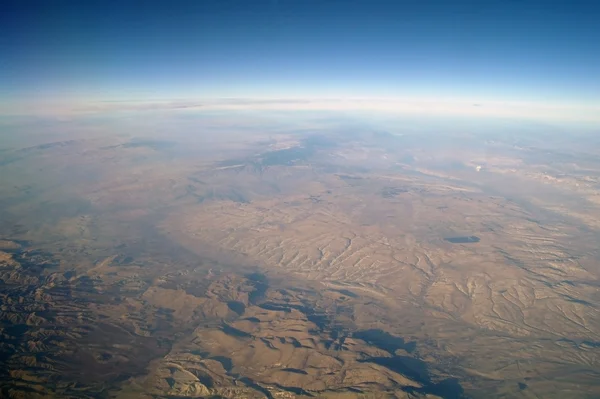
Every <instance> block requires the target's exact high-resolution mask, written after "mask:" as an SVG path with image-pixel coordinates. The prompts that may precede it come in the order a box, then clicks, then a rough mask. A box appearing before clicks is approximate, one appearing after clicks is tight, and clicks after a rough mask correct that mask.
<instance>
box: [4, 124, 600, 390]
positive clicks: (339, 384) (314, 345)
mask: <svg viewBox="0 0 600 399" xmlns="http://www.w3.org/2000/svg"><path fill="white" fill-rule="evenodd" d="M245 118H246V119H243V120H242V121H239V120H237V119H234V118H227V117H226V116H221V115H216V116H214V115H213V116H210V117H206V116H204V117H202V118H200V120H199V119H194V118H193V117H192V116H189V115H184V117H182V116H178V119H176V121H178V123H174V122H172V121H171V120H170V119H169V118H164V120H163V118H159V120H158V121H157V120H148V121H147V125H146V122H136V123H132V122H130V121H129V119H127V118H123V120H117V121H116V122H111V123H112V125H110V127H106V126H105V125H102V126H103V127H101V128H99V127H94V128H90V127H89V126H88V125H86V124H84V123H82V122H73V121H68V122H60V123H56V125H52V126H51V127H44V129H41V128H39V127H36V129H37V130H36V129H32V128H28V129H29V130H31V131H38V130H40V131H42V130H43V131H44V132H45V133H44V134H37V135H34V134H29V135H26V134H22V135H20V136H18V137H17V136H13V137H12V138H11V140H6V139H5V141H4V144H3V145H2V150H1V152H0V175H1V180H0V204H1V207H0V217H1V218H2V219H1V220H2V223H1V225H0V287H1V290H0V334H1V336H2V340H1V341H0V364H1V365H2V367H0V370H2V371H0V393H1V394H2V396H4V397H14V398H21V397H26V398H29V397H31V398H36V397H51V396H55V397H82V398H97V397H103V398H137V397H146V398H182V397H215V398H216V397H224V398H239V397H247V398H263V397H266V398H295V397H298V398H302V397H322V398H340V399H341V398H354V397H355V398H384V397H390V398H416V397H441V398H467V397H468V398H470V397H472V398H551V397H556V398H585V397H589V398H593V397H598V396H599V395H600V312H599V311H598V309H599V306H600V249H599V247H598V242H600V161H599V160H600V154H599V152H600V151H599V150H598V149H600V146H595V145H594V144H595V141H594V140H595V139H594V138H593V137H586V136H582V137H569V138H565V137H564V136H562V135H557V134H554V133H553V134H550V133H544V132H543V131H542V132H541V133H539V134H526V133H523V134H518V132H517V133H514V134H507V133H504V132H497V131H493V132H487V131H486V133H485V134H484V133H478V132H477V131H475V132H467V131H466V130H465V131H455V130H453V131H451V132H438V131H437V130H436V131H435V132H431V133H427V134H422V133H407V134H405V133H402V132H403V129H402V126H399V127H396V128H395V129H383V128H377V129H375V128H371V127H368V126H364V125H360V126H358V127H352V123H351V122H348V121H344V122H343V123H341V122H340V123H335V122H330V121H327V123H324V122H320V123H317V122H314V123H312V124H311V123H308V122H298V121H297V120H295V119H294V120H288V119H285V118H282V119H281V120H278V121H276V122H275V121H267V122H265V121H264V120H261V119H260V118H254V119H252V118H249V117H248V116H245ZM90 123H91V122H90ZM196 125H198V126H200V128H198V130H193V133H191V132H192V130H190V129H191V127H193V126H196ZM94 126H95V125H94ZM15 129H16V128H15ZM22 129H25V128H22ZM79 131H86V132H87V133H86V134H79V133H77V132H79ZM107 132H108V133H107ZM240 132H243V134H242V133H240Z"/></svg>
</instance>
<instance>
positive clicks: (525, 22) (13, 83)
mask: <svg viewBox="0 0 600 399" xmlns="http://www.w3.org/2000/svg"><path fill="white" fill-rule="evenodd" d="M0 10H1V14H0V15H1V17H0V18H1V19H0V93H1V94H0V97H2V99H3V101H13V99H14V101H17V99H19V100H23V99H28V98H33V97H36V98H38V99H40V98H46V99H51V98H56V97H60V98H73V99H115V100H119V99H143V98H184V97H344V96H360V97H378V96H385V97H427V98H456V97H460V98H468V99H472V100H473V101H485V100H490V99H493V100H509V101H536V102H544V103H566V104H587V105H589V104H595V105H597V104H599V103H600V2H599V1H594V0H590V1H580V0H571V1H553V0H546V1H530V0H503V1H496V0H477V1H449V0H443V1H434V0H418V1H417V0H414V1H413V0H408V1H402V0H396V1H376V0H371V1H353V0H346V1H342V0H257V1H252V0H241V1H232V0H214V1H212V0H195V1H182V0H171V1H160V2H159V1H150V0H146V1H127V0H121V1H102V2H99V1H94V0H78V1H61V0H51V1H28V0H18V1H6V0H4V1H2V2H1V5H0Z"/></svg>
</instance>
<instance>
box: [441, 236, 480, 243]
mask: <svg viewBox="0 0 600 399" xmlns="http://www.w3.org/2000/svg"><path fill="white" fill-rule="evenodd" d="M444 240H445V241H448V242H450V243H452V244H469V243H474V242H479V237H477V236H463V237H446V238H444Z"/></svg>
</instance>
